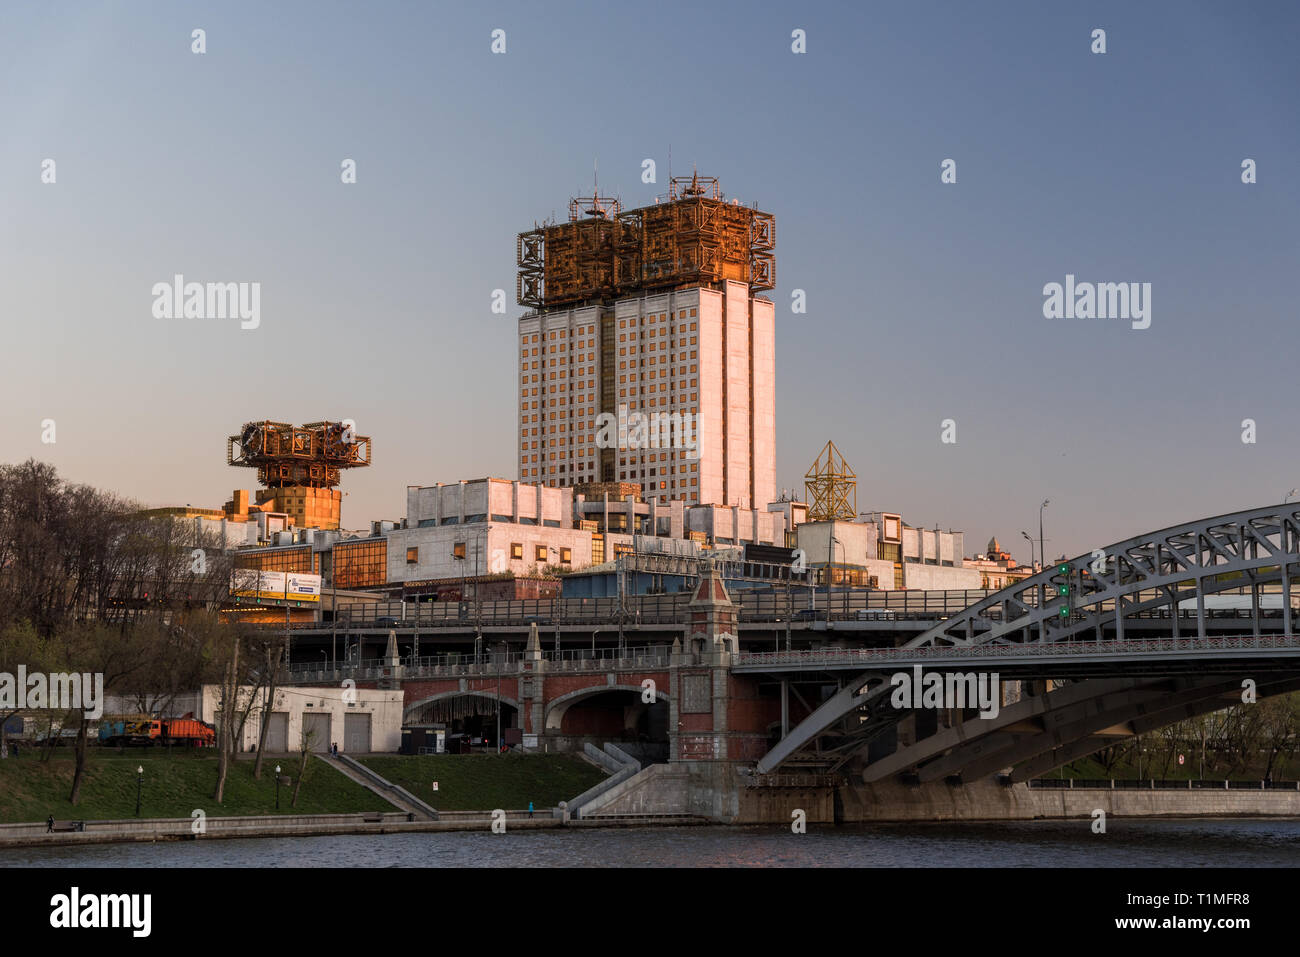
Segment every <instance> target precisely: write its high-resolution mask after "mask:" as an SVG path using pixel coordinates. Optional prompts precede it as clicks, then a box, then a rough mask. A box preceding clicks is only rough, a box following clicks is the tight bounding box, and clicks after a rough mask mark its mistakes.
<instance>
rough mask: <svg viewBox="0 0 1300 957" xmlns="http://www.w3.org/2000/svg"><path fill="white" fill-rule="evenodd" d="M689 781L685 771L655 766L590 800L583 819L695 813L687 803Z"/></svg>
mask: <svg viewBox="0 0 1300 957" xmlns="http://www.w3.org/2000/svg"><path fill="white" fill-rule="evenodd" d="M688 777H689V775H688V772H687V771H686V770H685V769H684V768H680V767H677V766H674V765H670V764H652V765H650V767H648V768H645V769H644V770H642V771H640V772H638V773H635V774H632V775H630V776H628V777H626V778H624V779H623V780H621V781H618V782H617V783H615V784H613V785H612V786H610V787H609V788H608V789H606V790H605V791H604V792H603V793H601V794H600V795H598V796H596V797H594V798H592V799H590V800H588V801H587V803H586V804H585V805H583V807H582V818H583V820H593V819H598V818H600V817H601V816H602V815H609V814H682V815H685V814H691V813H694V812H692V811H691V810H690V807H689V801H688V800H687V790H688V789H687V779H688ZM610 780H611V781H612V780H613V779H612V778H611V779H610Z"/></svg>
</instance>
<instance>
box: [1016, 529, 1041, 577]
mask: <svg viewBox="0 0 1300 957" xmlns="http://www.w3.org/2000/svg"><path fill="white" fill-rule="evenodd" d="M1020 534H1021V535H1022V536H1023V537H1024V539H1025V541H1027V542H1028V543H1029V567H1030V568H1031V569H1033V570H1034V571H1038V565H1037V564H1036V563H1035V562H1034V540H1033V539H1032V538H1030V537H1029V533H1028V532H1026V531H1022V532H1021V533H1020Z"/></svg>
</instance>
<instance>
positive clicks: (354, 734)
mask: <svg viewBox="0 0 1300 957" xmlns="http://www.w3.org/2000/svg"><path fill="white" fill-rule="evenodd" d="M343 742H344V743H343V750H345V751H350V752H352V753H353V754H365V753H367V752H369V751H370V715H368V714H345V715H344V716H343Z"/></svg>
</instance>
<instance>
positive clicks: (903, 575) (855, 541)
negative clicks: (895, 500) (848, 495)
mask: <svg viewBox="0 0 1300 957" xmlns="http://www.w3.org/2000/svg"><path fill="white" fill-rule="evenodd" d="M796 533H797V538H798V547H799V549H800V550H801V551H802V552H803V558H804V561H805V563H806V564H807V566H808V567H809V568H810V569H812V570H813V573H814V577H815V578H816V579H817V580H818V581H822V582H824V581H825V580H826V578H827V576H828V572H827V569H829V570H830V571H829V577H830V580H831V583H832V584H834V585H862V586H867V587H873V588H884V589H900V588H922V589H972V588H980V587H981V581H982V578H981V575H980V572H979V571H978V570H976V569H972V568H967V567H965V559H964V558H963V557H962V551H963V541H964V538H965V536H964V534H963V533H962V532H954V531H952V530H948V531H946V532H944V531H940V530H939V529H928V528H917V527H915V526H911V525H908V524H906V523H905V522H904V521H903V519H902V516H900V515H898V514H897V513H893V512H870V513H866V514H864V515H860V516H858V518H857V519H855V520H853V521H833V522H824V521H823V522H804V523H803V524H801V525H799V526H797V529H796Z"/></svg>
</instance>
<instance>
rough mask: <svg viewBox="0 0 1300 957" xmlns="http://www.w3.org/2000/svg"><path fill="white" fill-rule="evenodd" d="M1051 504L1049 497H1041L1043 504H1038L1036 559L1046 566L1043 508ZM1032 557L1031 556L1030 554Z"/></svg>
mask: <svg viewBox="0 0 1300 957" xmlns="http://www.w3.org/2000/svg"><path fill="white" fill-rule="evenodd" d="M1050 504H1051V499H1046V498H1045V499H1043V504H1042V505H1040V506H1038V560H1039V561H1041V562H1042V563H1043V567H1044V568H1046V567H1047V552H1046V551H1044V549H1043V509H1045V508H1047V506H1048V505H1050ZM1031 558H1032V556H1031Z"/></svg>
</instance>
